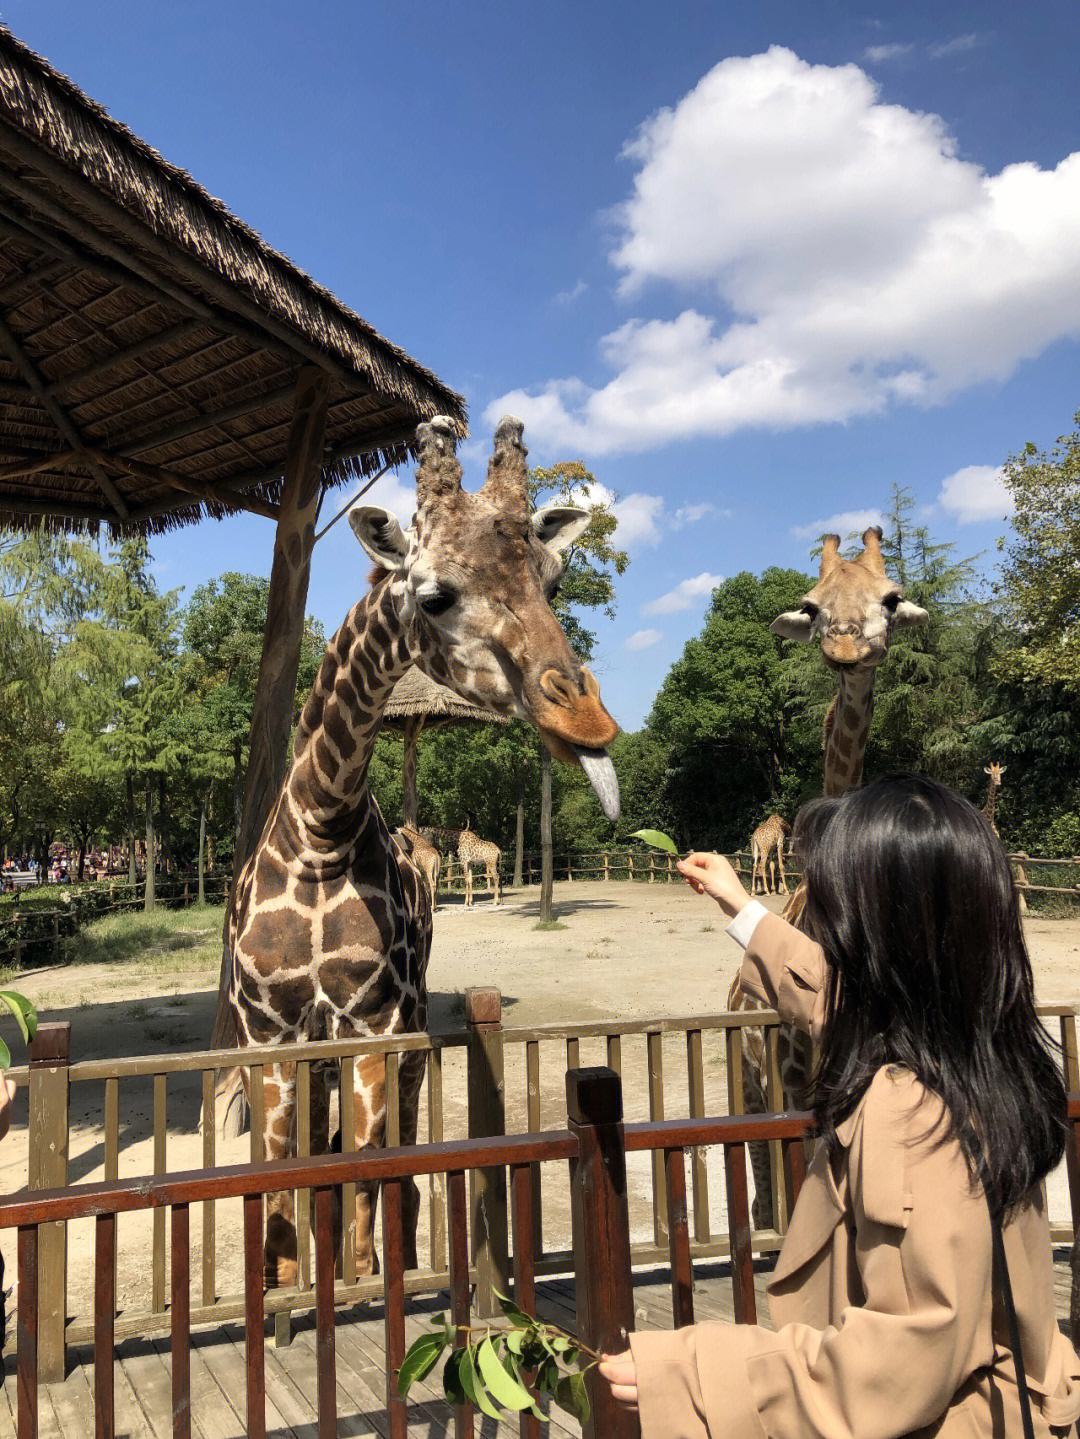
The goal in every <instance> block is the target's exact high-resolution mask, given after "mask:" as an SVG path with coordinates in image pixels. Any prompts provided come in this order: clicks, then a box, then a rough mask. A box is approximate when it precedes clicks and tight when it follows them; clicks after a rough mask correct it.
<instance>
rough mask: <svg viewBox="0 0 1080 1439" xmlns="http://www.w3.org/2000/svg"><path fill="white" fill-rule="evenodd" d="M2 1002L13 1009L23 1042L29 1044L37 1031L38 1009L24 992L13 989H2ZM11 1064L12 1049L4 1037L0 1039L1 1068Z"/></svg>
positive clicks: (0, 990)
mask: <svg viewBox="0 0 1080 1439" xmlns="http://www.w3.org/2000/svg"><path fill="white" fill-rule="evenodd" d="M0 1004H2V1005H3V1006H4V1007H5V1009H8V1010H10V1011H11V1013H12V1014H13V1015H14V1016H15V1023H16V1024H17V1025H18V1026H19V1032H20V1033H21V1034H22V1037H23V1043H24V1044H29V1043H30V1041H31V1040H32V1039H33V1037H34V1035H35V1034H36V1033H37V1024H38V1017H37V1010H36V1009H35V1008H34V1006H33V1005H32V1004H31V1003H30V1001H29V1000H28V999H27V998H26V996H25V995H23V994H17V993H16V992H15V990H13V989H0ZM10 1064H11V1050H10V1049H9V1048H8V1046H7V1044H6V1043H5V1041H4V1040H3V1039H0V1069H7V1068H8V1066H9V1065H10Z"/></svg>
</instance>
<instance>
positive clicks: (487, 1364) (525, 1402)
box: [477, 1339, 533, 1411]
mask: <svg viewBox="0 0 1080 1439" xmlns="http://www.w3.org/2000/svg"><path fill="white" fill-rule="evenodd" d="M477 1362H478V1364H479V1368H480V1377H481V1378H482V1379H483V1381H484V1383H485V1384H486V1385H487V1387H488V1389H490V1391H491V1397H492V1398H493V1399H494V1400H495V1402H496V1404H501V1405H502V1407H503V1408H504V1409H513V1410H516V1411H520V1410H522V1409H531V1408H532V1402H533V1401H532V1395H531V1394H530V1393H529V1391H528V1390H527V1389H526V1388H525V1386H524V1385H523V1384H521V1383H519V1382H518V1380H517V1379H514V1378H511V1376H510V1375H509V1374H508V1373H507V1372H506V1370H505V1369H504V1368H503V1366H502V1362H501V1360H500V1359H499V1356H498V1355H497V1354H496V1353H495V1346H494V1345H493V1344H492V1342H491V1340H490V1339H485V1340H484V1342H483V1343H482V1344H481V1345H480V1348H479V1350H478V1351H477Z"/></svg>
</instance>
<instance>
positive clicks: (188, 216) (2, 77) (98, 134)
mask: <svg viewBox="0 0 1080 1439" xmlns="http://www.w3.org/2000/svg"><path fill="white" fill-rule="evenodd" d="M0 119H3V120H6V121H7V122H8V123H9V124H11V125H12V126H14V127H15V128H17V129H18V130H19V131H20V132H21V133H22V134H23V135H25V136H26V137H27V138H28V139H30V140H31V141H33V142H34V143H35V144H37V145H39V146H41V147H42V148H44V149H45V150H47V151H48V152H49V153H51V154H52V155H53V156H55V157H56V158H57V159H59V160H61V161H62V162H63V163H64V164H65V165H66V166H69V167H71V168H72V169H74V170H76V171H77V172H78V173H79V174H80V175H81V176H82V177H83V179H84V180H86V181H87V182H88V183H90V184H92V185H93V186H94V187H95V188H96V189H97V190H99V191H100V192H102V193H103V194H105V195H107V196H108V197H109V198H110V199H111V200H112V201H113V202H114V203H116V204H117V205H119V206H121V207H122V208H123V209H124V210H126V211H127V212H128V213H129V214H133V215H135V216H136V217H137V218H138V219H140V220H142V221H143V222H144V223H145V224H146V225H148V226H149V227H150V229H151V230H152V231H153V232H154V233H155V234H157V235H159V236H161V237H163V238H165V239H167V240H168V241H169V242H170V243H172V244H175V245H177V246H178V247H180V248H181V249H182V250H184V251H186V252H187V253H188V254H189V255H191V256H193V257H194V258H195V259H197V260H198V261H199V262H200V263H202V264H204V265H206V266H207V267H208V268H210V269H211V270H213V271H215V272H216V273H217V274H219V275H220V276H222V277H223V278H224V279H226V280H227V281H228V282H229V283H230V284H232V285H234V286H236V287H237V288H238V289H242V290H245V291H246V292H247V293H248V294H249V296H250V297H251V298H252V299H253V300H255V301H256V302H257V303H259V304H260V305H262V306H264V307H265V308H266V309H267V310H269V311H270V312H272V313H273V314H275V315H276V316H277V317H278V318H279V319H280V320H284V321H285V322H286V323H287V324H288V325H290V326H291V327H292V328H293V329H295V330H296V331H297V332H298V333H299V334H300V335H302V336H303V337H305V339H307V340H308V342H310V343H313V344H315V345H317V346H319V347H320V348H321V349H323V350H324V351H325V352H326V353H327V354H328V355H331V356H333V357H334V358H336V359H338V360H339V361H342V362H344V364H345V365H346V366H347V367H348V368H349V369H351V370H353V371H354V372H356V373H358V374H360V375H362V376H363V377H364V378H366V379H367V380H369V381H370V383H371V384H372V386H373V387H374V388H375V389H376V390H377V391H379V392H381V393H383V394H386V395H392V396H394V397H396V398H398V399H400V400H401V401H402V402H403V403H405V404H407V405H408V406H409V407H410V408H411V409H413V410H414V411H415V412H417V413H419V414H421V415H431V414H434V413H437V412H442V413H447V414H450V415H452V416H454V417H455V418H457V419H459V420H461V422H462V424H464V420H465V413H466V410H465V402H464V400H463V398H462V397H461V396H460V395H458V394H457V393H456V392H455V391H453V390H451V389H449V388H448V387H447V386H446V385H444V384H443V383H442V381H441V380H440V379H439V378H438V376H437V375H435V374H434V373H433V371H431V370H429V369H427V368H426V367H425V366H423V365H420V364H419V363H418V362H417V361H416V360H414V359H412V357H411V356H410V355H408V354H407V353H406V352H405V351H404V350H402V349H400V348H399V347H398V346H397V345H395V344H393V343H392V342H391V341H390V340H387V339H386V338H385V336H383V335H381V334H379V332H378V331H377V330H375V329H374V327H373V326H371V325H369V324H368V322H367V321H366V320H364V319H362V318H361V316H359V315H357V314H356V313H355V312H354V311H353V310H351V309H349V308H348V306H346V305H344V304H343V303H342V302H341V301H340V300H339V299H337V297H336V296H335V295H333V294H332V293H331V292H330V291H329V290H327V289H325V288H324V287H323V286H322V285H320V284H318V282H317V281H315V280H313V279H312V278H311V276H310V275H308V274H306V273H305V272H304V271H303V270H302V269H300V267H299V266H298V265H295V264H294V263H293V262H292V261H291V260H290V259H289V258H288V257H287V256H286V255H283V254H281V253H280V251H277V250H275V249H273V248H272V247H271V246H270V245H268V244H267V243H266V242H265V241H264V240H263V239H262V238H261V236H259V235H258V234H257V233H256V232H255V231H254V230H253V229H252V228H251V227H250V226H249V225H247V224H245V223H244V221H242V220H240V219H239V218H238V217H237V216H236V215H234V214H233V213H232V212H231V211H230V210H229V209H228V208H227V206H226V205H225V204H223V202H222V201H221V200H219V199H217V198H216V197H215V196H213V195H211V194H210V193H209V192H208V191H207V190H205V189H204V188H203V187H202V186H201V185H200V184H199V183H198V182H197V181H196V180H195V179H193V178H192V176H191V175H189V174H188V173H187V172H186V171H184V170H182V169H180V168H179V167H178V166H176V165H173V164H171V163H170V162H169V161H168V160H166V159H165V158H164V157H163V156H162V155H160V154H159V153H158V152H157V151H156V150H155V149H154V148H153V147H152V146H151V145H148V144H147V143H146V141H145V140H142V139H140V137H139V136H138V135H136V134H134V132H133V131H131V130H129V129H128V128H127V126H125V125H123V124H121V123H120V122H119V121H118V120H115V119H114V118H113V117H112V116H111V115H110V114H109V113H108V111H106V110H105V109H104V107H103V106H101V105H99V104H98V103H97V101H95V100H92V99H91V98H90V97H89V96H88V95H86V94H85V93H84V92H83V91H82V90H81V89H80V88H79V87H78V86H77V85H76V84H75V83H74V81H72V80H71V79H70V78H69V77H68V76H66V75H63V74H62V73H61V72H60V71H58V70H56V69H54V68H53V66H51V65H50V64H49V63H48V61H47V60H45V59H44V58H43V57H42V56H40V55H38V54H36V53H35V52H34V51H33V50H31V49H30V47H29V46H27V45H26V44H24V43H23V42H22V41H21V40H19V39H18V38H17V37H16V36H15V35H13V34H12V32H11V31H10V30H9V29H8V28H7V27H6V26H4V25H0ZM343 464H344V470H343V471H342V473H347V474H355V473H363V472H365V466H364V465H362V464H360V465H358V464H356V463H354V462H353V461H345V462H343ZM192 508H193V509H195V508H198V507H197V506H193V507H192ZM169 518H170V519H171V516H170V517H169Z"/></svg>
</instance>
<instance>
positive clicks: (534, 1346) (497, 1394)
mask: <svg viewBox="0 0 1080 1439" xmlns="http://www.w3.org/2000/svg"><path fill="white" fill-rule="evenodd" d="M497 1298H498V1300H499V1304H500V1306H501V1307H502V1311H503V1313H504V1314H505V1315H506V1318H507V1319H508V1320H509V1323H508V1324H507V1325H505V1326H496V1327H492V1326H491V1325H489V1324H483V1325H479V1324H477V1325H473V1324H452V1323H450V1322H449V1321H448V1320H447V1318H446V1315H445V1314H436V1315H435V1316H434V1317H433V1318H432V1319H431V1325H432V1333H430V1334H421V1336H420V1338H419V1339H417V1340H416V1341H415V1342H414V1343H413V1344H412V1345H410V1347H409V1350H408V1352H407V1353H406V1355H405V1358H404V1359H403V1360H402V1362H401V1368H400V1369H399V1370H398V1392H399V1393H400V1394H401V1395H402V1396H403V1397H406V1398H407V1397H408V1393H409V1390H410V1389H411V1388H412V1386H413V1385H414V1384H416V1383H418V1382H419V1381H420V1380H422V1379H426V1378H427V1376H428V1375H429V1374H430V1373H431V1372H432V1370H433V1369H434V1368H435V1366H436V1364H438V1362H439V1359H440V1358H441V1357H442V1355H443V1353H444V1352H445V1351H446V1350H447V1349H449V1351H450V1353H449V1355H448V1356H447V1359H446V1363H445V1365H444V1367H443V1375H442V1381H443V1393H444V1394H445V1395H446V1399H447V1402H448V1403H450V1404H473V1405H475V1406H476V1408H477V1409H479V1410H480V1412H481V1413H482V1414H486V1415H487V1416H488V1417H489V1418H490V1419H501V1418H504V1417H505V1413H504V1412H501V1411H509V1412H510V1413H514V1414H521V1413H524V1412H526V1411H527V1412H528V1413H530V1414H533V1415H535V1417H536V1418H537V1419H540V1420H541V1421H542V1422H544V1423H546V1422H547V1416H546V1415H545V1414H544V1413H543V1412H542V1411H541V1409H540V1408H539V1407H538V1405H537V1403H536V1397H535V1396H536V1395H543V1396H544V1397H546V1398H548V1399H550V1400H551V1402H552V1403H553V1404H555V1405H557V1406H558V1408H560V1409H563V1410H565V1411H566V1413H567V1414H571V1415H573V1417H574V1418H575V1419H577V1420H578V1421H579V1422H580V1423H582V1424H583V1423H584V1422H585V1420H586V1419H588V1417H589V1396H588V1392H587V1390H586V1388H585V1375H586V1374H587V1373H588V1371H589V1370H590V1369H591V1368H592V1367H593V1365H594V1364H597V1363H598V1362H599V1360H600V1356H599V1354H597V1353H596V1351H595V1350H593V1349H590V1348H589V1347H588V1345H587V1344H582V1342H581V1340H580V1339H578V1338H576V1337H575V1336H574V1335H573V1334H571V1333H569V1332H568V1331H567V1330H565V1329H562V1328H560V1326H559V1325H558V1324H546V1323H543V1322H542V1321H541V1320H539V1319H537V1318H536V1317H535V1316H534V1315H531V1314H526V1313H524V1311H523V1310H521V1309H519V1308H518V1307H517V1305H516V1304H515V1303H514V1302H513V1300H511V1299H507V1298H506V1296H505V1295H503V1294H499V1295H497ZM462 1337H463V1338H464V1342H461V1340H462ZM455 1346H456V1347H455ZM583 1359H584V1360H586V1361H587V1362H583ZM530 1386H531V1388H530ZM533 1391H535V1394H534V1392H533Z"/></svg>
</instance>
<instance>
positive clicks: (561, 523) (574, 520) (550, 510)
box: [532, 505, 592, 554]
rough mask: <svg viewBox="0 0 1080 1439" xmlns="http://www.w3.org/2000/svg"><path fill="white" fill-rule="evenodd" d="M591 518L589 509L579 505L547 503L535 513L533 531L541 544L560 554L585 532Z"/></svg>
mask: <svg viewBox="0 0 1080 1439" xmlns="http://www.w3.org/2000/svg"><path fill="white" fill-rule="evenodd" d="M591 519H592V515H591V514H590V513H589V511H588V510H582V509H579V508H578V506H577V505H545V506H544V507H543V509H540V510H536V511H535V512H534V514H533V517H532V527H533V533H534V534H535V535H536V537H537V539H538V540H539V541H540V543H541V544H544V545H547V547H548V549H549V550H554V552H555V553H556V554H560V553H561V552H562V551H563V550H565V549H569V547H570V546H571V545H572V544H573V543H574V541H575V540H576V539H577V538H578V536H579V535H581V534H584V532H585V531H586V530H587V529H588V528H589V521H590V520H591Z"/></svg>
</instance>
